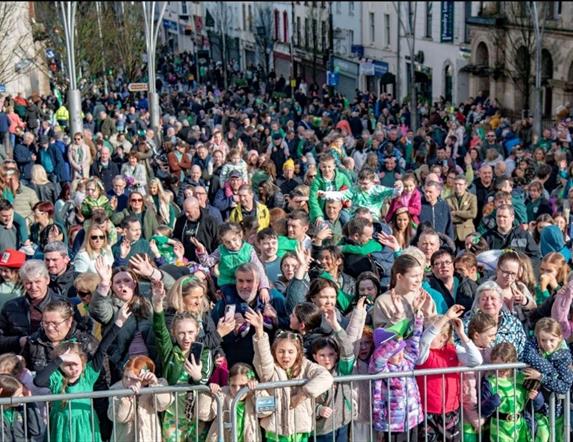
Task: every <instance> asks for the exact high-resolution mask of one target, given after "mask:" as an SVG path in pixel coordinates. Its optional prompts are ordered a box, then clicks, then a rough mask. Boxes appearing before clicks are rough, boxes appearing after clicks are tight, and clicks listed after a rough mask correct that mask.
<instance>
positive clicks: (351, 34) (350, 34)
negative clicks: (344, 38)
mask: <svg viewBox="0 0 573 442" xmlns="http://www.w3.org/2000/svg"><path fill="white" fill-rule="evenodd" d="M348 42H349V46H348V51H349V52H350V50H351V48H352V45H353V44H354V31H353V30H352V29H349V30H348Z"/></svg>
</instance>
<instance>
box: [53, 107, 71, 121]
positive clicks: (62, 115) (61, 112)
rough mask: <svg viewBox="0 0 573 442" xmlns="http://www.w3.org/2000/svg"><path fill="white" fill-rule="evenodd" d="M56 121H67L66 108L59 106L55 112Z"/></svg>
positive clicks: (68, 116) (68, 115)
mask: <svg viewBox="0 0 573 442" xmlns="http://www.w3.org/2000/svg"><path fill="white" fill-rule="evenodd" d="M55 117H56V120H64V121H69V119H70V112H69V111H68V108H67V107H66V106H63V105H62V106H60V107H59V108H58V110H57V111H56V115H55Z"/></svg>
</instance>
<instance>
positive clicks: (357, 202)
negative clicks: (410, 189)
mask: <svg viewBox="0 0 573 442" xmlns="http://www.w3.org/2000/svg"><path fill="white" fill-rule="evenodd" d="M398 195H399V194H398V193H396V191H395V190H394V189H393V188H391V187H385V186H380V185H377V186H373V187H371V188H370V189H368V190H366V191H364V190H362V189H360V187H359V186H353V187H352V189H348V190H345V191H332V192H326V195H325V196H324V197H325V199H335V200H343V199H344V200H350V201H352V209H351V213H352V214H354V212H355V211H356V209H358V208H359V207H366V208H367V209H368V210H369V211H370V213H371V214H372V217H373V219H374V221H379V220H380V211H381V210H382V206H383V205H384V203H385V202H386V201H387V200H389V199H391V198H394V197H396V196H398Z"/></svg>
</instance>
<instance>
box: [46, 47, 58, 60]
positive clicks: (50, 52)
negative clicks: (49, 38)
mask: <svg viewBox="0 0 573 442" xmlns="http://www.w3.org/2000/svg"><path fill="white" fill-rule="evenodd" d="M55 56H56V53H55V52H54V50H53V49H50V48H48V49H46V57H47V58H54V57H55Z"/></svg>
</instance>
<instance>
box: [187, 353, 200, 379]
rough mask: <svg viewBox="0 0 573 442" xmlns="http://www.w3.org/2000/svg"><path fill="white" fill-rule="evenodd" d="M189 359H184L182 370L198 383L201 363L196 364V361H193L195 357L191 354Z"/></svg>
mask: <svg viewBox="0 0 573 442" xmlns="http://www.w3.org/2000/svg"><path fill="white" fill-rule="evenodd" d="M190 358H191V361H189V359H185V364H184V365H183V368H185V371H186V372H187V374H188V375H189V376H191V378H192V379H193V380H194V381H195V382H198V381H199V380H201V370H202V369H203V364H202V363H201V361H199V363H197V361H196V360H195V355H193V354H191V355H190Z"/></svg>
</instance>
